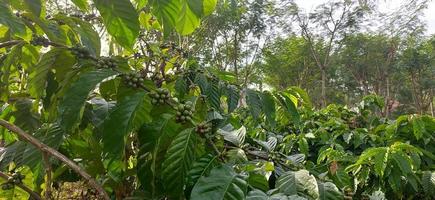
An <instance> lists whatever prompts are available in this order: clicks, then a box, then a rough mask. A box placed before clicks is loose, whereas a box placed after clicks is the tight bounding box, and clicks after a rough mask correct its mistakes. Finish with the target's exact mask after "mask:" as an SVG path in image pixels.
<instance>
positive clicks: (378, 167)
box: [375, 148, 389, 177]
mask: <svg viewBox="0 0 435 200" xmlns="http://www.w3.org/2000/svg"><path fill="white" fill-rule="evenodd" d="M381 150H382V151H380V152H379V153H378V154H377V155H375V172H376V174H378V176H380V177H383V176H384V171H385V168H386V167H387V163H388V157H389V149H388V148H385V149H381Z"/></svg>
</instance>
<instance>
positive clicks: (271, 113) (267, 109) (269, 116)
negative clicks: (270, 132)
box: [261, 91, 276, 127]
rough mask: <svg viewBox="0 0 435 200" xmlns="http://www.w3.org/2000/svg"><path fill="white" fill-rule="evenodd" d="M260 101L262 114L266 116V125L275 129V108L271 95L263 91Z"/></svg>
mask: <svg viewBox="0 0 435 200" xmlns="http://www.w3.org/2000/svg"><path fill="white" fill-rule="evenodd" d="M261 100H262V101H263V103H262V104H263V112H264V114H265V115H266V121H267V123H269V125H270V126H271V127H275V125H276V121H275V117H276V113H275V111H276V108H275V99H274V98H273V95H272V94H271V93H270V92H267V91H265V92H263V93H262V96H261Z"/></svg>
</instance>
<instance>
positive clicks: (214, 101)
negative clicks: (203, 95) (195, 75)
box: [207, 81, 221, 111]
mask: <svg viewBox="0 0 435 200" xmlns="http://www.w3.org/2000/svg"><path fill="white" fill-rule="evenodd" d="M207 100H208V102H209V104H210V105H211V107H213V108H215V109H216V110H217V111H220V110H221V93H220V90H219V82H217V81H212V82H210V84H208V89H207Z"/></svg>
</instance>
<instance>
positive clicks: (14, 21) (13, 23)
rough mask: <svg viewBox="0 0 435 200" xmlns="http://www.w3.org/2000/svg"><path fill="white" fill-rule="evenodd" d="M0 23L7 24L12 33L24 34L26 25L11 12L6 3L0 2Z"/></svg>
mask: <svg viewBox="0 0 435 200" xmlns="http://www.w3.org/2000/svg"><path fill="white" fill-rule="evenodd" d="M0 24H3V25H5V26H7V27H8V28H9V30H11V32H12V34H14V35H16V34H17V35H19V36H24V35H26V26H25V25H24V23H23V22H22V21H21V20H20V19H19V18H18V17H16V16H15V15H14V14H12V12H11V10H10V9H9V7H8V6H7V4H6V3H0Z"/></svg>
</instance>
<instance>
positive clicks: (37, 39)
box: [30, 36, 50, 47]
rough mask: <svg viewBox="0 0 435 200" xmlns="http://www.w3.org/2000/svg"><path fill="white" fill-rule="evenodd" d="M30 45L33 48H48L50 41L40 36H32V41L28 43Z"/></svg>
mask: <svg viewBox="0 0 435 200" xmlns="http://www.w3.org/2000/svg"><path fill="white" fill-rule="evenodd" d="M30 44H32V45H34V46H44V47H48V46H50V40H48V39H47V38H45V37H42V36H33V38H32V40H31V41H30Z"/></svg>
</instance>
